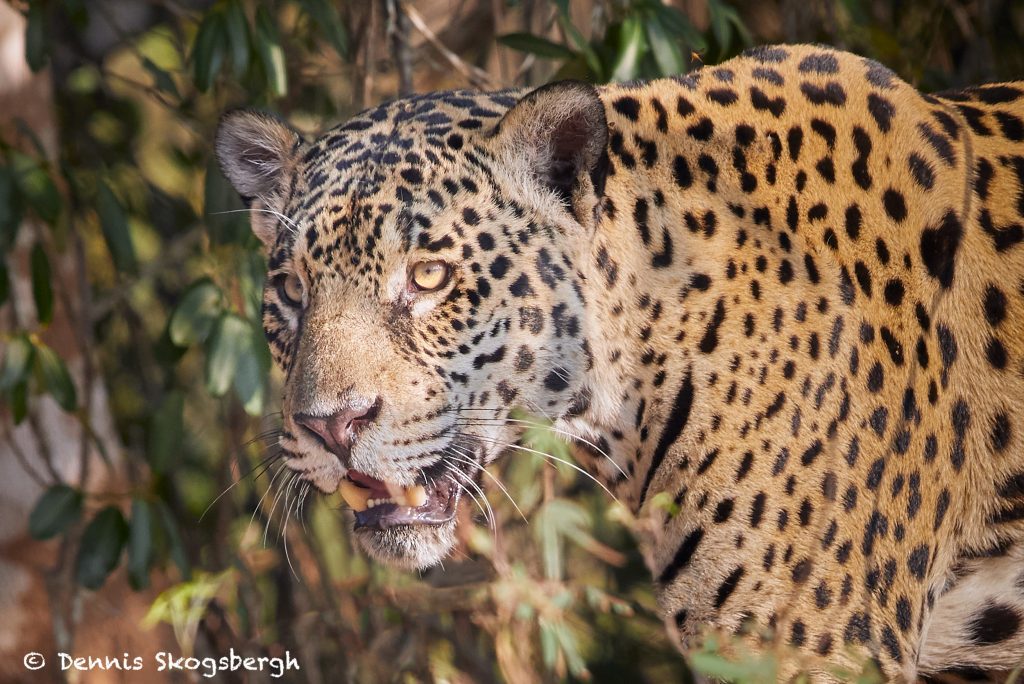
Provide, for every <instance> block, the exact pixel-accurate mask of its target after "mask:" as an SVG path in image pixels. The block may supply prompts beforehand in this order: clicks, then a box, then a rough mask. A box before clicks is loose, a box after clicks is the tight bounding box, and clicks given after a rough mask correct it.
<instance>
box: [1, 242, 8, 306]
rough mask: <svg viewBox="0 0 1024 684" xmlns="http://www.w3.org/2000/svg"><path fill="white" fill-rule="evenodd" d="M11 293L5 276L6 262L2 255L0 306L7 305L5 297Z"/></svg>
mask: <svg viewBox="0 0 1024 684" xmlns="http://www.w3.org/2000/svg"><path fill="white" fill-rule="evenodd" d="M10 293H11V281H10V279H9V278H8V276H7V262H5V261H4V258H3V254H0V306H3V305H4V304H5V303H7V297H8V296H9V295H10Z"/></svg>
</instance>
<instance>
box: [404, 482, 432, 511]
mask: <svg viewBox="0 0 1024 684" xmlns="http://www.w3.org/2000/svg"><path fill="white" fill-rule="evenodd" d="M402 495H403V498H404V499H405V502H404V504H405V505H406V506H409V507H410V508H418V507H419V506H422V505H423V504H425V503H427V490H426V488H424V486H423V485H413V486H412V487H406V488H405V491H404V492H402Z"/></svg>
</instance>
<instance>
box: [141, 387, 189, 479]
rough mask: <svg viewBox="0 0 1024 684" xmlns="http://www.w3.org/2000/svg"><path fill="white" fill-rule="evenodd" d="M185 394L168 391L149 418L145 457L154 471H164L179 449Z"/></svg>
mask: <svg viewBox="0 0 1024 684" xmlns="http://www.w3.org/2000/svg"><path fill="white" fill-rule="evenodd" d="M184 409H185V396H184V395H183V394H182V393H181V392H177V391H172V392H168V393H167V396H165V397H164V399H163V401H162V402H160V406H159V407H158V408H157V409H156V411H154V412H153V416H152V417H151V418H150V419H149V431H148V435H147V436H148V437H149V439H148V442H147V446H148V448H147V449H146V458H147V460H148V461H149V465H150V467H151V468H153V471H154V472H156V473H161V474H162V473H166V472H167V471H168V469H169V468H170V466H171V465H173V464H174V460H175V459H174V457H175V455H176V454H178V453H179V452H180V450H181V439H182V436H183V435H184V434H185V432H184V427H185V426H184Z"/></svg>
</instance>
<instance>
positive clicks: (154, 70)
mask: <svg viewBox="0 0 1024 684" xmlns="http://www.w3.org/2000/svg"><path fill="white" fill-rule="evenodd" d="M142 66H143V67H145V69H146V71H148V72H149V75H150V76H152V77H153V85H155V86H156V87H157V89H158V90H162V91H164V92H165V93H167V94H169V95H172V96H174V98H175V99H180V98H181V94H180V93H179V92H178V86H177V84H175V82H174V78H172V77H171V75H170V74H169V73H167V72H166V71H164V70H163V69H161V68H160V67H158V66H157V65H156V63H155V62H153V60H151V59H150V58H149V57H143V58H142Z"/></svg>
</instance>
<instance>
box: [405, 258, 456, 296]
mask: <svg viewBox="0 0 1024 684" xmlns="http://www.w3.org/2000/svg"><path fill="white" fill-rule="evenodd" d="M451 277H452V269H451V266H449V265H448V264H446V263H445V262H443V261H420V262H418V263H416V264H413V267H412V271H411V272H410V277H409V279H410V280H411V281H412V285H413V287H415V288H416V289H417V290H419V291H420V292H433V291H435V290H440V289H441V288H442V287H444V286H445V285H447V284H448V280H449V279H450V278H451Z"/></svg>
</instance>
